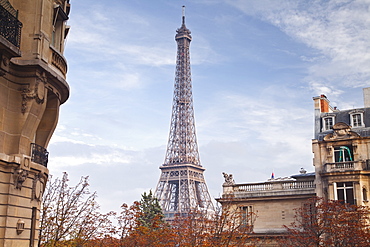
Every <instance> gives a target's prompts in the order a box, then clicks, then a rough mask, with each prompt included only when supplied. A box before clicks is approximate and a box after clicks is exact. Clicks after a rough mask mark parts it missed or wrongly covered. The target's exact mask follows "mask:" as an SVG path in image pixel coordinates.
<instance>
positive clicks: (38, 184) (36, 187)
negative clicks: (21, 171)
mask: <svg viewBox="0 0 370 247" xmlns="http://www.w3.org/2000/svg"><path fill="white" fill-rule="evenodd" d="M43 191H44V185H43V181H42V175H41V173H38V174H36V175H35V178H34V179H33V185H32V199H33V200H37V201H41V198H42V194H43Z"/></svg>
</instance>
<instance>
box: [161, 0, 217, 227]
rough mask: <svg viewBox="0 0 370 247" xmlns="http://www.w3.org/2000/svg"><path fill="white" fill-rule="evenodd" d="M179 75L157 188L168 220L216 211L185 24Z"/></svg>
mask: <svg viewBox="0 0 370 247" xmlns="http://www.w3.org/2000/svg"><path fill="white" fill-rule="evenodd" d="M176 32H177V34H176V36H175V40H176V42H177V59H176V76H175V85H174V96H173V104H172V117H171V126H170V133H169V139H168V145H167V151H166V156H165V161H164V164H163V165H162V166H161V167H160V169H161V176H160V178H159V182H158V185H157V188H156V191H155V196H156V198H158V200H159V202H160V204H161V207H162V210H163V213H164V215H165V217H166V219H167V220H171V219H173V217H175V215H177V214H180V215H183V214H186V213H188V212H190V211H193V210H198V211H214V206H213V203H212V200H211V197H210V195H209V192H208V188H207V185H206V181H205V179H204V174H203V173H204V171H205V169H204V168H203V167H202V166H201V164H200V158H199V152H198V144H197V138H196V130H195V120H194V108H193V93H192V82H191V70H190V52H189V47H190V42H191V40H192V37H191V35H190V34H191V32H190V30H189V29H188V28H186V26H185V14H184V6H183V14H182V25H181V27H180V28H179V29H177V30H176Z"/></svg>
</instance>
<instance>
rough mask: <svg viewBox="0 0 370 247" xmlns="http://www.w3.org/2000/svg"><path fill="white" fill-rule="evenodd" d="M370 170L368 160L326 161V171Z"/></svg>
mask: <svg viewBox="0 0 370 247" xmlns="http://www.w3.org/2000/svg"><path fill="white" fill-rule="evenodd" d="M363 170H370V163H369V162H368V161H346V162H335V163H326V164H325V169H324V171H325V172H346V171H363Z"/></svg>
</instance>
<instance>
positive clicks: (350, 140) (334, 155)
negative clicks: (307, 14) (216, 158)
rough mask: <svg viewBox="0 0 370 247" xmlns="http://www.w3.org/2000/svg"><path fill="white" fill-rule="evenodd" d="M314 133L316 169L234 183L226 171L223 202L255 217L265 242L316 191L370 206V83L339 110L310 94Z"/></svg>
mask: <svg viewBox="0 0 370 247" xmlns="http://www.w3.org/2000/svg"><path fill="white" fill-rule="evenodd" d="M313 100H314V110H315V133H314V139H313V140H312V151H313V153H314V159H313V166H314V168H315V172H312V173H306V171H305V170H303V169H301V171H300V174H298V175H294V176H291V177H287V178H281V179H269V181H267V182H263V183H246V184H235V183H233V182H231V181H230V175H228V174H226V173H224V178H225V183H224V184H223V194H222V197H221V198H219V199H218V201H219V202H221V203H222V204H225V203H231V204H232V205H233V209H239V210H241V211H243V210H248V213H249V212H251V211H252V212H253V213H255V214H256V216H257V218H256V219H255V220H253V222H252V221H250V222H249V223H251V224H253V228H254V233H255V236H257V237H258V238H260V239H265V240H266V241H267V242H265V246H275V243H274V238H276V237H277V236H280V235H282V234H284V227H283V225H289V224H290V223H291V222H292V221H293V220H294V209H295V208H299V207H301V206H302V205H303V204H304V203H305V201H306V200H307V199H308V198H310V197H314V196H318V197H324V198H326V199H330V200H341V201H344V202H346V203H350V204H357V205H363V206H370V204H369V188H370V152H369V150H370V88H365V89H364V101H365V107H364V108H359V109H349V110H342V111H340V110H339V109H337V108H335V107H332V106H330V104H329V100H328V99H327V97H326V96H325V95H321V96H318V97H314V98H313Z"/></svg>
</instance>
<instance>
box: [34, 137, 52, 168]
mask: <svg viewBox="0 0 370 247" xmlns="http://www.w3.org/2000/svg"><path fill="white" fill-rule="evenodd" d="M48 159H49V152H48V151H47V150H46V149H45V148H44V147H42V146H40V145H37V144H36V143H31V160H32V162H35V163H37V164H40V165H43V166H45V167H48Z"/></svg>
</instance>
